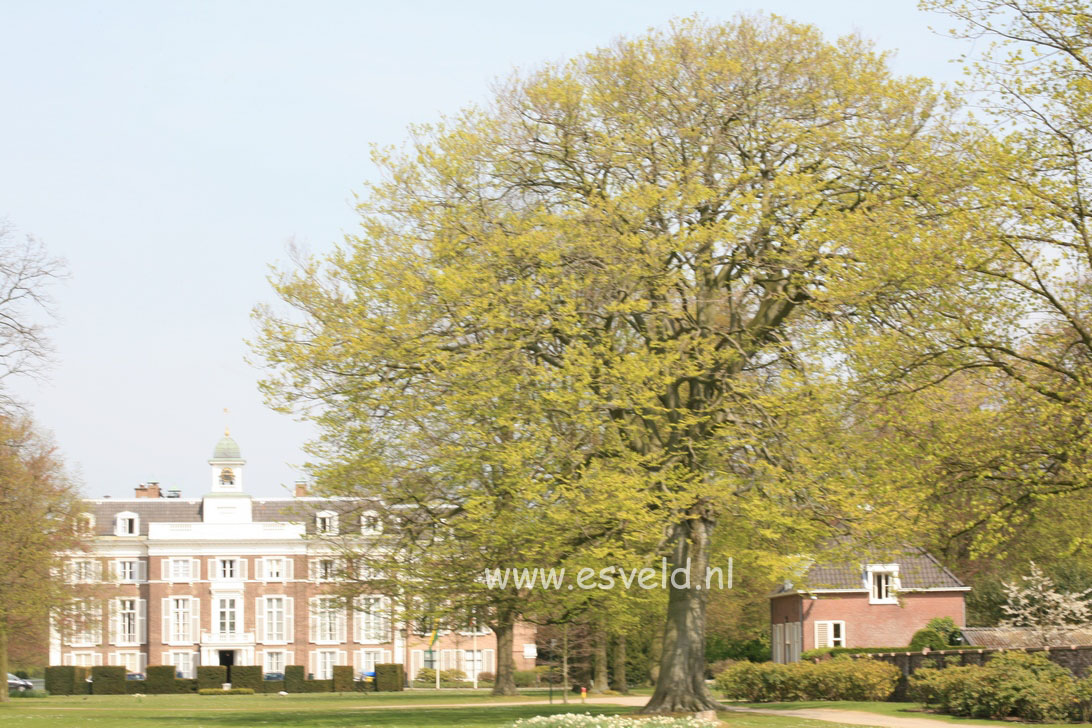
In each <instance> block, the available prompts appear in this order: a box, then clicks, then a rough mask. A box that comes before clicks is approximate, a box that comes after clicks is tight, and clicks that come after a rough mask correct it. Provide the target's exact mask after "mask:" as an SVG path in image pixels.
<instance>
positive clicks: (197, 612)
mask: <svg viewBox="0 0 1092 728" xmlns="http://www.w3.org/2000/svg"><path fill="white" fill-rule="evenodd" d="M190 609H192V610H193V635H192V636H191V637H190V640H189V641H190V642H200V641H201V600H200V599H190Z"/></svg>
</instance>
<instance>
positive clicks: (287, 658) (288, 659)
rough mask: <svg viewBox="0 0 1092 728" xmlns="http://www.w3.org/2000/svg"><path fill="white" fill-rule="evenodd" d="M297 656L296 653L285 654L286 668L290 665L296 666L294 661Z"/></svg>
mask: <svg viewBox="0 0 1092 728" xmlns="http://www.w3.org/2000/svg"><path fill="white" fill-rule="evenodd" d="M295 654H296V653H294V652H285V653H284V664H285V667H287V666H288V665H294V664H296V663H294V662H292V659H293V658H294V657H295Z"/></svg>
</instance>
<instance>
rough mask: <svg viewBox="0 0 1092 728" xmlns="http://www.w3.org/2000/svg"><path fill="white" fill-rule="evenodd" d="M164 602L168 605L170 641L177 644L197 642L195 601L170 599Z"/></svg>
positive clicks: (179, 598) (181, 598) (186, 598)
mask: <svg viewBox="0 0 1092 728" xmlns="http://www.w3.org/2000/svg"><path fill="white" fill-rule="evenodd" d="M164 601H165V602H166V603H167V617H168V627H169V628H168V630H167V636H168V638H169V639H168V641H170V642H176V643H177V642H196V641H197V635H196V634H195V633H194V629H193V623H194V614H195V610H194V605H193V599H192V598H191V597H168V598H167V599H165V600H164ZM179 654H182V653H179ZM187 654H188V653H187Z"/></svg>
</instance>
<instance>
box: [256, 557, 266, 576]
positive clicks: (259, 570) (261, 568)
mask: <svg viewBox="0 0 1092 728" xmlns="http://www.w3.org/2000/svg"><path fill="white" fill-rule="evenodd" d="M254 578H255V579H257V580H258V581H261V580H262V579H264V578H265V559H262V558H258V559H254Z"/></svg>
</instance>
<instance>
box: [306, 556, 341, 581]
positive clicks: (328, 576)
mask: <svg viewBox="0 0 1092 728" xmlns="http://www.w3.org/2000/svg"><path fill="white" fill-rule="evenodd" d="M337 576H338V564H337V559H333V558H324V559H312V560H311V581H335V580H336V579H337Z"/></svg>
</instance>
